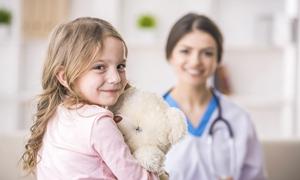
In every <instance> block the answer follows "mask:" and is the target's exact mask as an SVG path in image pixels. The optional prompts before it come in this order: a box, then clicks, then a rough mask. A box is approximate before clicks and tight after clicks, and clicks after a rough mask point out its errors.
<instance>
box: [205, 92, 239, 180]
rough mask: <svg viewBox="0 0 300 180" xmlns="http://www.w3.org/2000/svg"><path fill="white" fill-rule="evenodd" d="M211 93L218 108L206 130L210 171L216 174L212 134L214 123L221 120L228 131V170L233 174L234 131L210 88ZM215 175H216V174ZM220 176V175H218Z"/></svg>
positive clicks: (234, 153) (234, 154) (234, 168)
mask: <svg viewBox="0 0 300 180" xmlns="http://www.w3.org/2000/svg"><path fill="white" fill-rule="evenodd" d="M211 93H212V95H213V97H214V98H215V101H216V104H217V110H218V114H217V117H216V118H215V119H214V121H213V122H212V124H211V125H210V128H209V132H208V142H209V144H210V148H211V150H210V153H211V154H210V158H211V162H212V168H213V170H212V172H214V174H216V163H215V159H214V156H213V152H212V151H213V148H212V144H213V142H212V141H213V138H212V137H213V135H214V127H215V126H216V124H217V123H218V122H223V123H224V124H225V126H226V129H227V131H228V133H229V140H228V143H229V147H230V152H229V153H230V154H229V155H230V161H231V162H229V163H230V172H231V175H232V176H233V175H234V174H235V171H236V166H235V165H236V149H235V139H234V132H233V129H232V127H231V125H230V123H229V121H228V120H226V119H225V118H224V117H223V109H222V106H221V103H220V98H219V97H218V96H217V95H216V93H215V91H214V90H213V89H212V90H211ZM216 176H218V175H217V174H216ZM218 178H220V177H218Z"/></svg>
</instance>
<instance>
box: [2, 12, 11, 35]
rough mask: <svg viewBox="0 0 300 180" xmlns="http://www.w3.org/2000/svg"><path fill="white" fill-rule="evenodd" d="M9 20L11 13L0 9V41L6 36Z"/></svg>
mask: <svg viewBox="0 0 300 180" xmlns="http://www.w3.org/2000/svg"><path fill="white" fill-rule="evenodd" d="M11 20H12V15H11V12H10V11H9V10H7V9H5V8H0V39H4V38H6V37H7V36H8V33H9V28H10V24H11Z"/></svg>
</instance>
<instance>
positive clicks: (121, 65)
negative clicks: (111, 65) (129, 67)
mask: <svg viewBox="0 0 300 180" xmlns="http://www.w3.org/2000/svg"><path fill="white" fill-rule="evenodd" d="M117 69H118V70H119V71H125V70H126V64H119V65H118V66H117Z"/></svg>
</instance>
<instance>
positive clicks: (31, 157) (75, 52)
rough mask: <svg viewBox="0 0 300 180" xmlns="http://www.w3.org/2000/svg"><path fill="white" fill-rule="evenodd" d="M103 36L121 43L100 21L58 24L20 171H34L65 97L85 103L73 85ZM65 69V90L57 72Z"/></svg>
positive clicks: (90, 19)
mask: <svg viewBox="0 0 300 180" xmlns="http://www.w3.org/2000/svg"><path fill="white" fill-rule="evenodd" d="M105 37H114V38H117V39H119V40H120V41H122V42H123V43H124V47H125V53H126V56H127V47H126V44H125V42H124V41H123V39H122V37H121V36H120V34H119V33H118V32H117V31H116V30H115V29H114V27H113V26H112V25H111V24H110V23H108V22H106V21H104V20H101V19H98V18H90V17H82V18H78V19H75V20H73V21H71V22H69V23H66V24H62V25H59V26H58V27H57V28H56V29H55V30H54V32H53V33H52V36H51V39H50V43H49V47H48V53H47V56H46V61H45V63H44V67H43V75H42V93H41V94H40V95H39V97H38V102H37V113H36V114H35V121H34V124H33V125H32V127H31V128H30V131H31V136H30V138H29V140H28V142H27V143H26V145H25V152H24V154H23V155H22V160H23V169H24V170H26V171H29V172H34V170H35V167H36V165H37V163H38V151H39V149H40V148H41V146H42V141H43V136H44V133H45V131H46V127H47V123H48V121H49V119H50V118H51V117H52V116H53V114H54V113H55V111H56V108H57V106H58V105H59V104H61V103H62V102H63V101H64V103H65V97H66V96H68V104H69V105H74V104H75V103H78V102H80V101H84V100H83V99H82V98H81V97H80V94H79V93H78V92H77V91H76V89H75V87H74V82H75V81H76V80H77V79H78V77H79V76H80V75H81V74H82V73H83V72H85V71H86V70H87V69H88V68H89V65H90V64H91V62H92V61H93V59H94V57H95V54H96V53H97V52H100V51H101V49H102V47H103V46H104V44H103V39H104V38H105ZM61 68H63V69H64V75H65V80H66V82H67V85H68V88H66V87H64V86H63V85H61V84H60V83H59V81H58V80H57V78H56V75H57V73H58V72H59V71H60V70H61Z"/></svg>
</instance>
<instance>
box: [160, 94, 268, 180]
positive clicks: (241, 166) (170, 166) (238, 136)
mask: <svg viewBox="0 0 300 180" xmlns="http://www.w3.org/2000/svg"><path fill="white" fill-rule="evenodd" d="M218 97H219V99H220V103H221V106H222V110H223V118H225V119H226V120H228V121H229V123H230V125H231V126H232V129H233V132H234V139H235V147H236V149H235V152H236V153H235V154H236V155H235V157H236V167H235V168H236V171H235V174H234V180H264V179H265V176H264V171H263V167H264V163H263V157H262V150H261V146H260V143H259V141H258V139H257V136H256V133H255V129H254V126H253V124H252V122H251V120H250V118H249V115H248V114H247V113H246V112H245V111H243V110H242V109H241V108H239V107H238V106H237V105H235V104H234V103H232V102H230V101H229V100H228V99H226V98H225V97H224V96H222V95H220V94H219V93H218ZM217 114H218V110H217V108H215V110H214V111H213V113H212V115H211V117H210V119H209V121H208V123H207V126H206V128H205V130H204V132H203V134H202V136H200V137H199V136H194V135H192V134H190V133H188V134H187V136H186V137H185V138H184V139H183V140H182V141H180V142H179V143H177V144H175V145H174V146H173V147H172V148H171V149H170V151H169V152H168V154H167V156H166V161H165V169H166V171H167V172H168V173H169V178H170V180H214V179H216V176H215V175H214V173H213V172H212V171H213V168H212V162H211V161H212V158H211V156H210V150H211V146H210V145H209V143H208V129H209V127H210V125H211V123H212V121H213V120H214V119H215V118H216V116H217ZM226 155H228V154H224V156H226ZM228 164H229V163H228Z"/></svg>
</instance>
